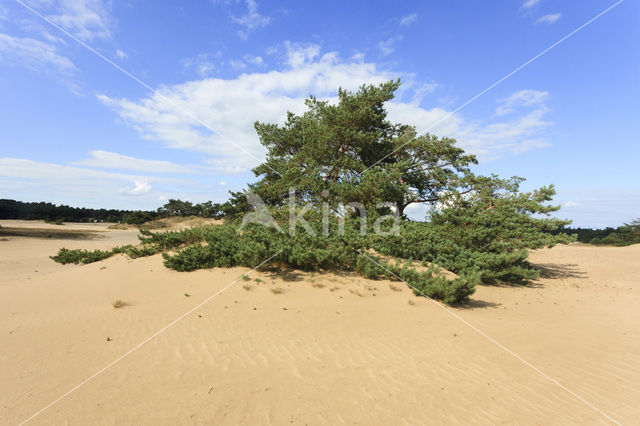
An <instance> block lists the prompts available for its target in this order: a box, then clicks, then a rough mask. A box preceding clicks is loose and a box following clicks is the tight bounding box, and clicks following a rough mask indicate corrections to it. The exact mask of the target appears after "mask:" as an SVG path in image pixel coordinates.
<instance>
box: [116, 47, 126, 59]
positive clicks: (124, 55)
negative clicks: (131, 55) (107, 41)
mask: <svg viewBox="0 0 640 426" xmlns="http://www.w3.org/2000/svg"><path fill="white" fill-rule="evenodd" d="M116 56H117V57H118V58H120V59H126V58H127V54H126V53H124V52H123V51H122V50H120V49H116Z"/></svg>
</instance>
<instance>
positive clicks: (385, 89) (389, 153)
mask: <svg viewBox="0 0 640 426" xmlns="http://www.w3.org/2000/svg"><path fill="white" fill-rule="evenodd" d="M399 85H400V82H399V81H389V82H386V83H382V84H380V85H377V86H375V85H363V86H361V87H360V89H359V90H358V91H356V92H349V91H346V90H339V91H338V102H337V103H336V104H333V103H330V102H329V101H320V100H318V99H317V98H315V97H313V96H311V97H310V98H309V99H307V100H306V106H307V108H308V110H307V111H306V112H305V113H304V114H302V115H300V116H298V115H295V114H293V113H289V114H288V116H287V120H286V122H285V124H284V125H283V126H279V125H277V124H273V123H260V122H257V123H256V124H255V128H256V132H257V133H258V136H259V138H260V142H261V143H262V144H263V145H264V146H265V147H266V148H267V159H266V161H265V162H264V163H263V164H261V165H260V166H258V167H256V168H255V169H254V173H255V174H256V176H262V178H261V180H260V181H259V182H258V183H256V184H254V185H252V186H251V187H250V189H251V190H252V191H254V192H256V193H257V194H259V195H260V196H261V197H262V198H263V199H264V200H265V202H267V203H270V204H273V205H279V204H280V205H281V204H284V202H285V198H286V196H287V195H288V192H289V188H292V187H294V188H296V192H297V193H298V194H299V196H300V199H301V200H304V201H309V200H311V201H313V200H316V201H317V200H318V199H319V197H320V195H321V194H322V193H323V191H325V192H324V193H325V194H327V195H326V196H324V197H323V200H329V201H334V202H340V203H349V202H359V203H361V204H363V205H364V206H366V207H370V206H372V205H375V203H376V202H378V201H380V200H384V201H385V202H390V203H393V204H394V205H395V206H396V207H397V209H398V211H399V213H400V214H402V213H403V212H404V210H405V208H406V207H407V206H408V205H410V204H413V203H425V202H427V203H433V202H436V201H437V200H438V198H439V194H440V193H441V192H443V191H447V190H450V189H452V188H455V187H456V186H457V185H458V184H459V181H460V179H461V178H462V177H464V176H466V175H467V174H468V173H469V166H470V165H472V164H476V163H477V161H476V158H475V157H474V156H473V155H469V154H466V153H465V152H464V150H463V149H462V148H460V147H458V146H457V145H456V141H455V139H451V138H438V137H436V136H433V135H429V134H425V135H417V133H416V129H415V127H413V126H409V125H406V124H398V123H392V122H390V121H389V120H388V119H387V111H386V109H385V105H384V104H385V102H388V101H390V100H392V99H393V97H394V92H395V91H396V90H397V89H398V87H399Z"/></svg>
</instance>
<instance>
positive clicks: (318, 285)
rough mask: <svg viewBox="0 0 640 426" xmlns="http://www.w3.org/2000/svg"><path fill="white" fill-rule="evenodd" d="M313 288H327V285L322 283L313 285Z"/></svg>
mask: <svg viewBox="0 0 640 426" xmlns="http://www.w3.org/2000/svg"><path fill="white" fill-rule="evenodd" d="M313 286H314V287H315V288H324V287H325V285H324V284H322V283H313Z"/></svg>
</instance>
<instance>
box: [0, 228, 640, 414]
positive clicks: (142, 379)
mask: <svg viewBox="0 0 640 426" xmlns="http://www.w3.org/2000/svg"><path fill="white" fill-rule="evenodd" d="M10 222H11V223H13V226H18V225H19V226H22V227H34V228H43V227H45V225H44V224H43V223H42V222H31V223H28V222H21V223H18V222H17V221H0V225H2V226H3V227H8V226H10ZM46 226H52V227H55V226H56V225H46ZM63 227H65V228H66V229H85V228H89V230H95V231H100V235H101V236H100V237H99V238H92V239H88V240H77V239H72V240H57V239H54V238H45V239H42V238H28V237H1V238H0V240H1V241H0V348H1V349H0V377H2V381H1V385H0V422H2V423H3V424H17V423H20V422H21V421H23V420H25V419H27V418H29V417H30V416H31V415H33V414H34V413H36V412H38V411H39V410H41V409H42V408H43V407H46V406H47V405H48V404H50V403H51V402H52V401H54V400H56V399H57V398H58V397H60V396H61V395H63V394H64V393H65V392H67V391H69V390H70V389H72V388H74V387H75V386H77V385H79V384H80V383H82V381H83V380H85V379H87V378H89V377H91V376H92V375H93V374H94V373H96V372H98V371H100V370H101V369H103V367H105V366H107V365H108V364H110V363H112V362H113V361H114V360H116V359H118V358H119V357H121V356H122V355H123V354H125V353H127V352H128V351H130V350H131V349H132V348H134V347H136V345H138V344H139V343H141V342H142V341H144V340H145V339H147V338H148V337H150V336H152V335H154V333H156V332H157V331H158V330H161V329H163V327H165V326H167V325H168V324H170V323H171V322H173V321H174V320H175V319H177V318H179V317H180V316H181V315H183V314H184V313H185V312H187V311H189V310H190V309H192V308H193V307H195V306H196V305H198V304H199V303H200V302H202V301H204V300H205V299H207V298H208V297H210V296H211V295H213V294H214V293H216V292H217V291H219V290H221V289H223V288H225V287H226V286H228V285H229V283H231V282H232V281H233V280H235V279H237V278H238V277H239V276H241V275H242V274H243V273H245V272H247V271H248V270H249V269H248V268H232V269H213V270H202V271H197V272H191V273H182V272H175V271H171V270H168V269H166V268H165V267H164V266H163V265H162V258H161V256H159V255H157V256H153V257H149V258H141V259H137V260H130V259H127V258H126V257H123V256H116V257H113V258H110V259H107V260H105V261H102V262H98V263H93V264H90V265H66V266H63V265H57V264H55V263H54V262H53V261H51V260H50V259H49V258H48V256H50V255H52V254H55V252H56V251H57V249H58V248H59V247H63V246H64V247H69V248H77V247H78V248H108V247H111V246H113V245H117V244H127V243H135V241H136V232H135V230H110V229H108V228H107V226H106V225H102V224H100V225H97V224H96V225H75V224H73V225H72V224H67V225H64V226H63ZM532 260H533V262H534V263H536V264H539V265H541V266H543V267H544V268H545V274H544V278H542V279H540V280H539V281H538V282H536V283H535V285H532V286H529V287H485V286H483V287H479V288H478V290H477V292H476V294H475V295H474V296H473V300H472V303H471V304H470V305H469V306H466V307H462V308H460V307H459V308H447V309H449V311H447V310H445V309H443V307H442V305H439V304H437V303H434V302H432V301H429V300H427V299H425V298H420V297H415V296H413V295H412V293H411V292H410V291H409V289H408V288H407V287H406V285H405V284H403V283H398V282H390V281H385V280H379V281H368V280H365V279H362V278H360V277H357V276H353V275H336V274H315V275H313V276H311V275H310V274H307V273H297V272H290V273H287V274H275V273H269V272H264V271H258V272H252V273H251V274H250V275H249V276H250V279H251V280H250V281H244V280H239V281H237V282H236V283H235V284H234V285H232V286H231V287H229V288H228V289H227V290H226V291H224V292H223V293H221V294H220V295H218V296H216V297H214V298H213V299H211V300H209V301H208V302H207V303H206V304H204V305H203V306H201V307H200V308H198V309H196V310H194V311H193V312H192V313H190V314H188V315H187V316H185V317H184V319H182V320H181V321H179V322H177V323H175V325H173V326H172V327H170V328H168V329H166V331H164V332H163V333H161V334H160V335H158V336H157V337H155V338H153V339H152V340H150V341H148V342H147V343H146V344H144V345H142V346H141V347H139V348H138V349H137V350H135V351H133V352H132V353H131V354H130V355H128V356H127V357H125V358H123V359H121V360H120V361H119V362H116V363H114V364H112V365H111V366H110V367H109V368H108V369H106V370H104V371H103V372H102V373H101V374H99V375H98V376H96V377H95V378H93V379H92V380H90V381H88V382H87V383H86V384H84V385H83V386H81V387H79V388H77V389H76V390H75V391H73V392H71V393H70V394H69V395H68V396H66V397H65V398H63V399H61V400H59V401H58V402H57V403H56V404H54V405H53V406H50V407H49V408H48V409H46V410H45V411H43V412H41V413H40V414H39V415H38V416H37V417H35V418H33V419H32V420H31V422H30V424H95V423H97V424H116V423H118V424H120V423H124V424H238V423H244V424H277V425H282V424H365V425H369V424H426V423H428V424H434V423H437V424H441V423H463V424H501V423H506V424H599V423H602V424H606V423H611V422H610V420H608V419H607V417H606V415H608V416H610V417H612V418H613V419H615V420H616V421H618V422H620V423H623V424H634V423H635V424H637V422H638V419H640V308H639V306H640V245H636V246H631V247H625V248H608V247H591V246H585V245H577V244H576V245H570V246H558V247H556V248H554V249H551V250H540V251H537V252H535V253H533V254H532ZM36 271H37V272H36ZM255 278H258V279H260V280H262V282H256V281H254V279H255ZM392 286H393V288H392ZM244 287H246V289H245V288H244ZM276 288H280V289H281V290H282V292H281V293H278V292H277V291H276V292H274V291H272V290H273V289H276ZM276 293H278V294H276ZM187 295H188V296H187ZM116 300H122V301H124V302H125V303H127V304H128V305H125V306H124V307H121V308H117V309H116V308H114V307H113V306H112V303H113V302H114V301H116ZM450 312H453V314H455V315H456V316H459V317H460V318H461V319H462V320H464V321H466V322H468V324H470V325H472V326H473V327H476V328H477V329H478V330H481V331H482V332H483V333H486V335H487V336H490V337H491V338H492V339H495V342H499V343H500V344H502V345H504V347H506V348H508V349H509V350H510V351H512V352H513V353H514V354H517V356H519V357H522V360H521V359H518V358H516V357H514V355H512V354H510V353H508V352H507V351H505V349H504V348H502V347H500V346H498V345H497V344H496V343H495V342H494V341H491V340H490V339H489V338H487V337H486V336H483V335H481V334H479V333H478V332H477V331H476V330H474V329H472V328H471V327H470V326H469V325H467V324H465V323H464V322H462V321H461V320H460V319H458V318H456V317H454V315H452V314H450ZM523 360H526V362H527V363H529V364H526V363H525V362H523ZM532 366H533V367H534V368H537V369H539V370H540V371H541V372H544V373H545V374H547V375H548V376H549V377H550V378H552V380H553V381H555V382H552V381H551V380H549V378H545V377H543V376H542V375H541V374H540V373H539V372H538V371H536V370H534V368H532ZM579 398H583V399H584V400H585V401H586V402H585V401H581V400H580V399H579ZM589 404H591V405H592V406H590V405H589ZM598 409H600V410H602V412H604V413H606V415H604V414H602V413H600V412H598Z"/></svg>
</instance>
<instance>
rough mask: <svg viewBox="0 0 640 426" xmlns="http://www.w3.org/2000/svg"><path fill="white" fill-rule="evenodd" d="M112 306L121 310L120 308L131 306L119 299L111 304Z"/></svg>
mask: <svg viewBox="0 0 640 426" xmlns="http://www.w3.org/2000/svg"><path fill="white" fill-rule="evenodd" d="M111 306H113V307H114V308H116V309H119V308H124V307H125V306H129V304H128V303H127V302H125V301H123V300H120V299H118V300H114V301H113V302H111Z"/></svg>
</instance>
